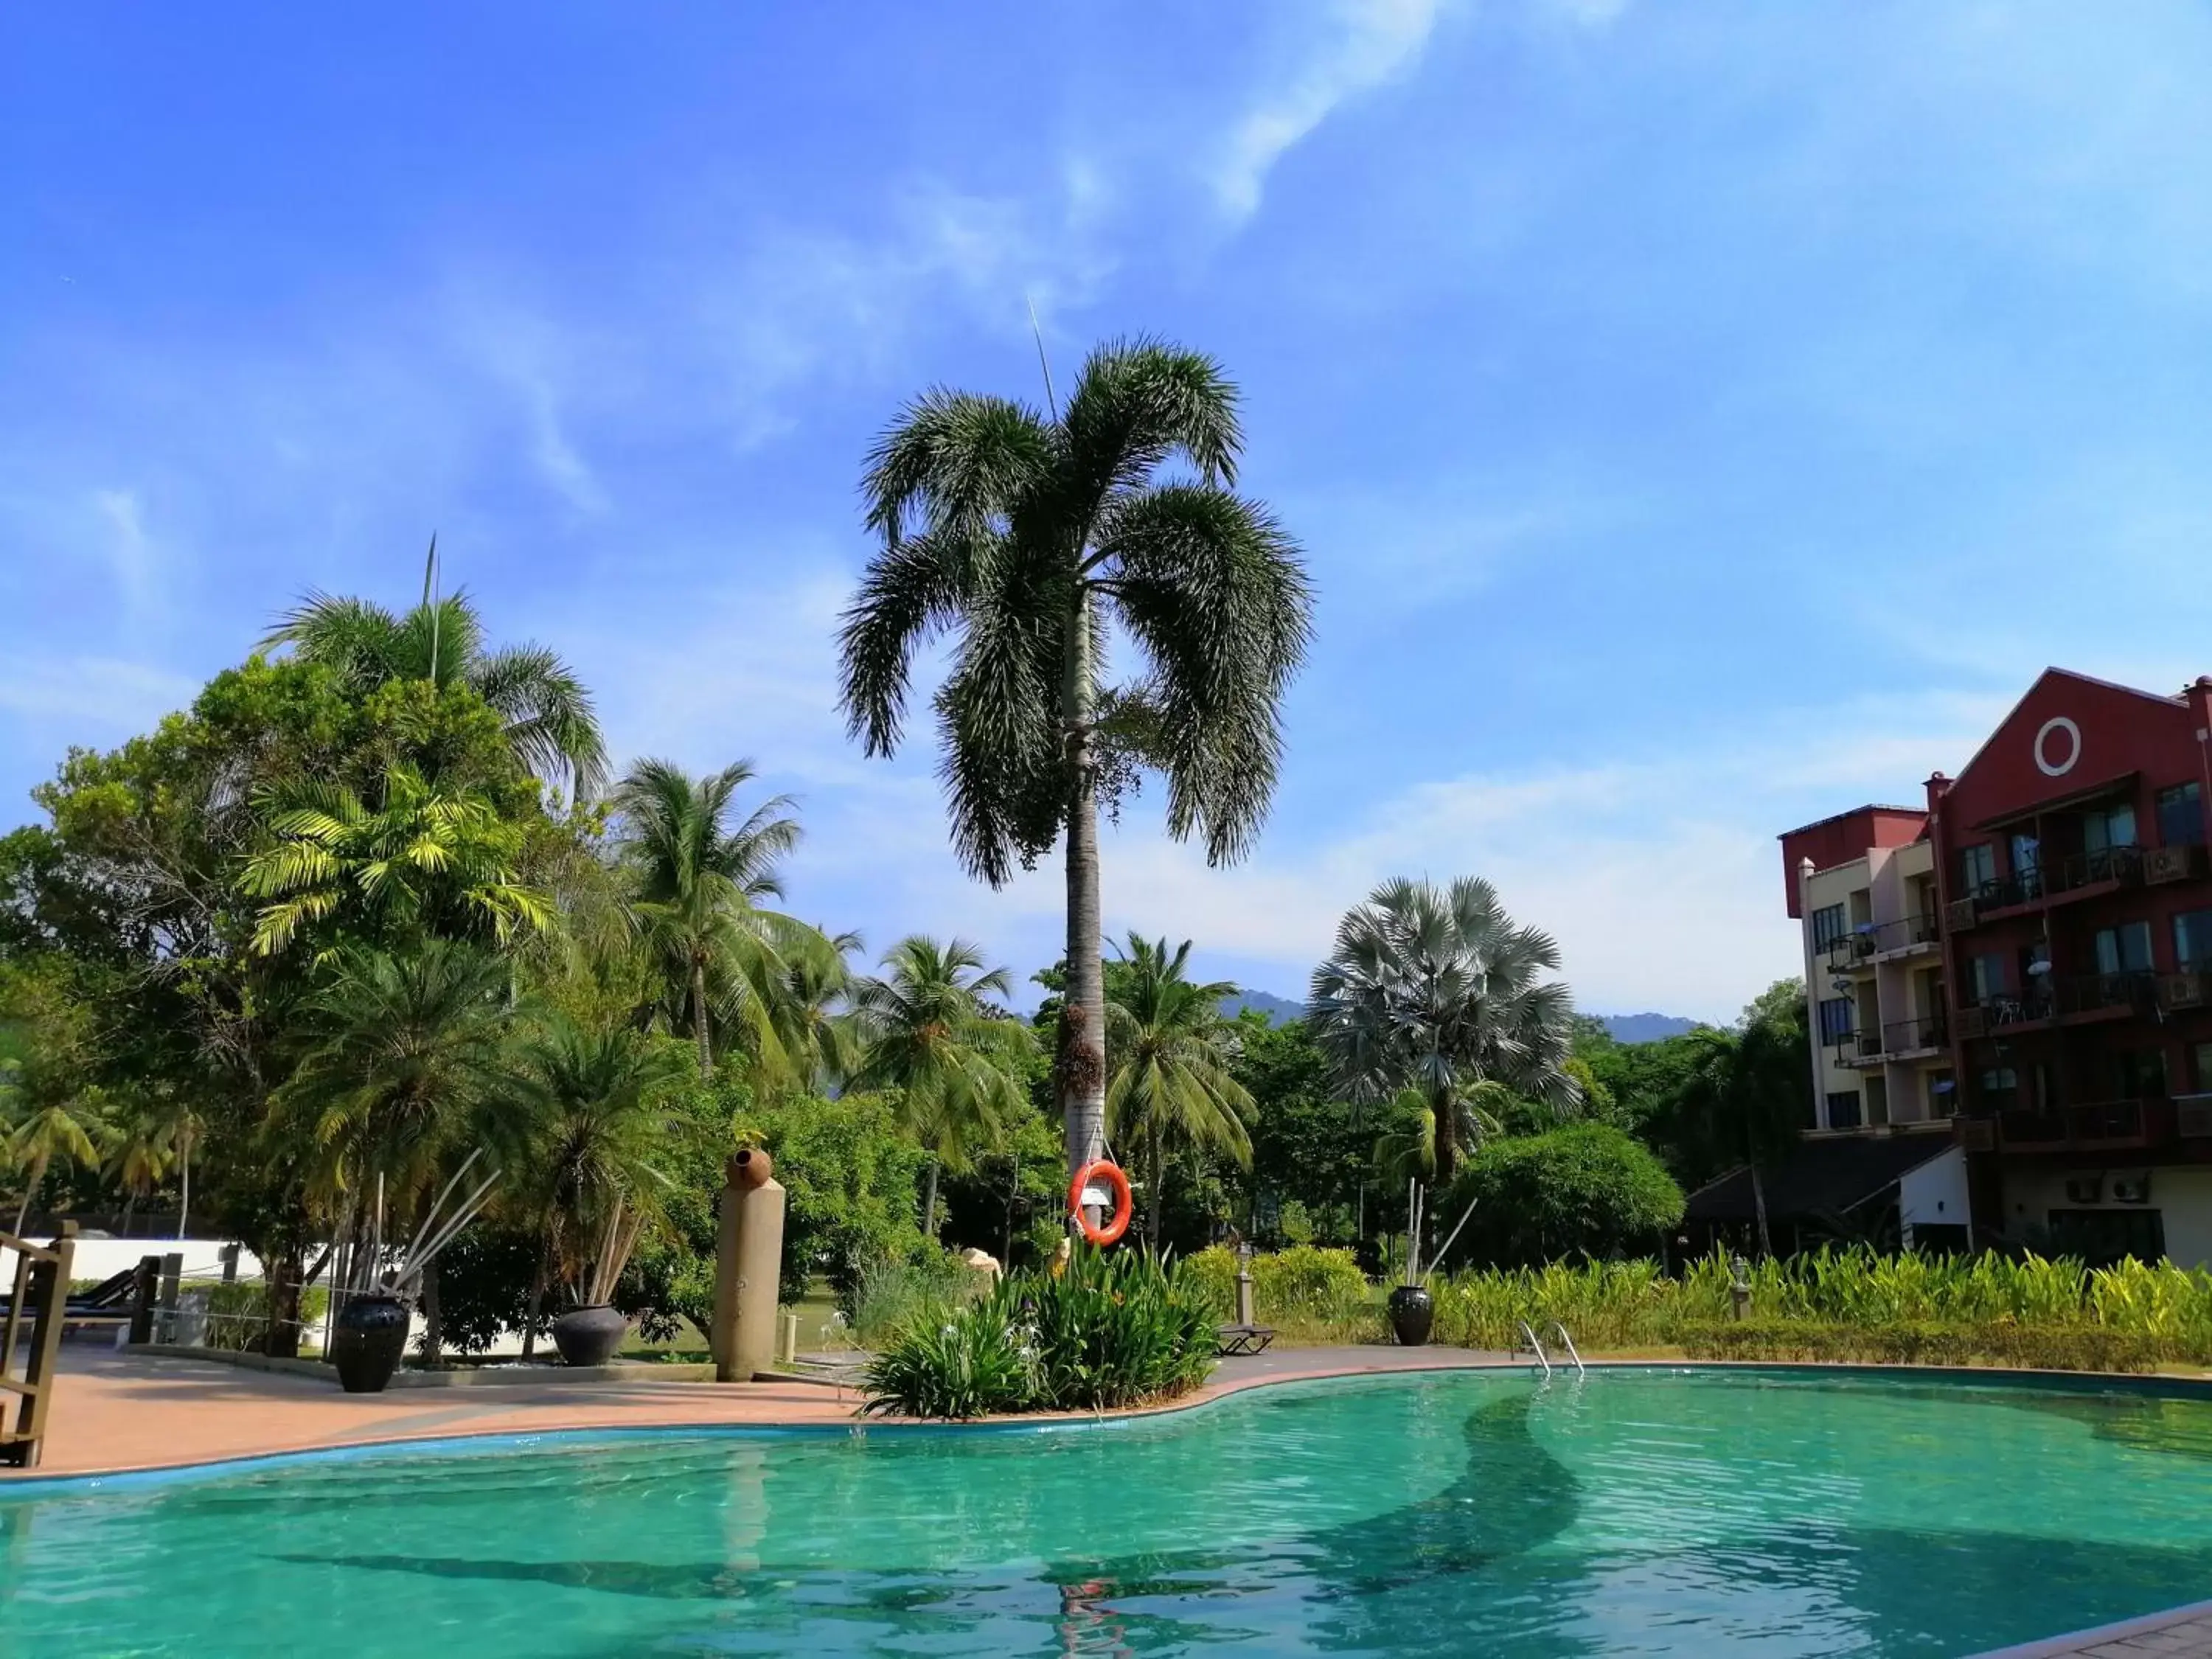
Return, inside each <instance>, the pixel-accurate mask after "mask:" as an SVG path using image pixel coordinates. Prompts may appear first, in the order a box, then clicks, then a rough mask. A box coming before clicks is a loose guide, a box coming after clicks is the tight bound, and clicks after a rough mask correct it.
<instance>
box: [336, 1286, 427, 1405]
mask: <svg viewBox="0 0 2212 1659" xmlns="http://www.w3.org/2000/svg"><path fill="white" fill-rule="evenodd" d="M407 1314H408V1309H407V1304H405V1303H404V1302H402V1301H401V1300H400V1299H399V1298H398V1297H396V1296H356V1297H353V1298H352V1299H351V1300H349V1302H347V1303H346V1304H345V1305H344V1306H343V1307H342V1308H340V1309H339V1310H338V1316H337V1330H336V1332H335V1333H334V1334H332V1336H331V1364H335V1365H336V1366H337V1368H338V1385H339V1386H340V1387H341V1388H343V1389H344V1390H345V1391H346V1392H347V1393H348V1394H382V1393H383V1392H384V1387H385V1384H386V1383H389V1382H391V1381H392V1372H394V1371H396V1370H398V1369H399V1356H400V1355H401V1354H403V1353H404V1352H406V1351H407Z"/></svg>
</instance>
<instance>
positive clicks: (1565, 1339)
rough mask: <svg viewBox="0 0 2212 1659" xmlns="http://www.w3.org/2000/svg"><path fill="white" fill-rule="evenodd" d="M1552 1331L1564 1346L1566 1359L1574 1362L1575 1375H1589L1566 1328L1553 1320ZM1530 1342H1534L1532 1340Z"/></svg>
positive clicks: (1525, 1327)
mask: <svg viewBox="0 0 2212 1659" xmlns="http://www.w3.org/2000/svg"><path fill="white" fill-rule="evenodd" d="M1522 1329H1523V1330H1526V1329H1528V1327H1527V1326H1525V1325H1524V1326H1522ZM1552 1330H1553V1333H1554V1334H1556V1335H1557V1336H1558V1337H1559V1340H1560V1341H1561V1342H1562V1343H1564V1344H1565V1346H1566V1350H1567V1358H1570V1359H1571V1360H1573V1361H1574V1362H1575V1375H1576V1376H1589V1367H1588V1366H1587V1365H1584V1364H1583V1357H1582V1356H1581V1355H1580V1354H1578V1353H1577V1352H1575V1340H1574V1338H1572V1337H1571V1336H1569V1335H1568V1334H1567V1328H1566V1326H1565V1325H1564V1324H1563V1323H1561V1322H1559V1320H1556V1319H1555V1320H1553V1322H1552ZM1530 1340H1534V1339H1533V1338H1532V1339H1530Z"/></svg>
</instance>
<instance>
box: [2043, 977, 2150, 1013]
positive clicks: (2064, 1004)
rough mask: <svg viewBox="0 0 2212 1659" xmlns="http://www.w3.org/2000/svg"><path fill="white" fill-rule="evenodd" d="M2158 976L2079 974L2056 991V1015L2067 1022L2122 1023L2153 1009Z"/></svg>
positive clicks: (2063, 983) (2062, 983) (2064, 982)
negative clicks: (2098, 1020) (2074, 1020)
mask: <svg viewBox="0 0 2212 1659" xmlns="http://www.w3.org/2000/svg"><path fill="white" fill-rule="evenodd" d="M2157 994H2158V975H2156V974H2150V973H2125V974H2083V975H2078V976H2076V977H2075V978H2072V979H2068V980H2065V981H2062V982H2061V983H2060V985H2059V987H2058V1012H2059V1013H2060V1014H2062V1015H2063V1016H2064V1017H2066V1018H2069V1019H2076V1020H2090V1019H2126V1018H2131V1017H2132V1016H2134V1015H2136V1014H2145V1013H2148V1012H2150V1011H2151V1009H2152V1007H2153V1006H2155V1003H2156V1001H2157Z"/></svg>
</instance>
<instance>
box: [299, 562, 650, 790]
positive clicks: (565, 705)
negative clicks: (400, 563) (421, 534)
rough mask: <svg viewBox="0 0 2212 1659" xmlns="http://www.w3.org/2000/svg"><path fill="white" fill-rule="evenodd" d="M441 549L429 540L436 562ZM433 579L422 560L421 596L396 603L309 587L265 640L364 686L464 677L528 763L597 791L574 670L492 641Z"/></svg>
mask: <svg viewBox="0 0 2212 1659" xmlns="http://www.w3.org/2000/svg"><path fill="white" fill-rule="evenodd" d="M436 558H437V543H436V542H435V540H433V541H432V543H431V544H430V561H431V565H432V566H435V561H436ZM432 582H433V575H432V569H431V568H428V567H426V568H425V570H424V572H423V580H422V603H421V604H419V605H416V606H415V607H414V608H413V609H412V610H410V611H404V612H398V613H394V612H392V611H387V610H386V609H385V608H384V607H383V606H382V605H375V604H372V603H371V602H370V601H368V600H367V599H349V598H343V597H341V596H338V595H337V594H331V593H321V592H311V593H309V594H308V595H307V598H306V599H303V600H302V601H301V603H300V604H299V605H297V606H295V608H294V609H293V610H291V611H289V612H288V613H286V615H285V616H284V617H283V618H282V619H281V620H280V621H279V622H278V623H277V625H276V628H274V629H271V630H270V634H269V635H268V637H267V638H266V639H264V640H263V641H262V645H263V647H264V648H268V647H275V646H289V647H292V649H293V650H294V651H295V652H296V653H298V654H299V655H300V656H301V658H302V659H304V660H306V661H308V662H318V663H324V664H327V665H329V666H331V667H332V668H335V669H337V671H339V672H340V673H342V674H343V675H344V676H346V677H347V678H349V680H351V681H353V682H354V683H355V684H356V685H358V686H359V687H360V688H362V690H374V688H375V687H377V686H379V685H382V684H386V682H388V681H391V680H424V679H427V680H431V681H433V682H435V684H438V685H440V686H447V685H466V686H468V687H469V688H470V689H471V690H473V691H475V692H476V694H477V696H480V697H482V698H483V700H484V702H486V703H487V704H489V706H490V707H491V708H492V709H493V710H494V711H495V713H496V714H499V715H500V717H501V719H502V720H505V721H506V722H507V744H508V745H509V746H510V747H511V748H512V749H513V751H514V755H515V758H516V759H517V760H518V761H519V762H520V763H521V764H522V765H523V766H524V767H525V768H526V769H528V770H529V771H530V772H532V774H534V775H536V776H538V778H540V779H542V780H544V781H545V782H547V783H549V784H552V785H555V786H556V787H557V786H559V785H561V784H562V783H563V782H565V783H566V784H567V785H568V789H569V793H570V796H571V798H572V799H577V800H584V799H590V798H591V797H592V796H593V795H595V794H597V793H599V787H600V786H601V785H602V784H603V783H604V782H605V777H606V744H605V739H603V738H601V736H600V734H599V717H598V715H597V714H594V713H593V712H592V696H591V693H590V692H589V691H588V690H586V689H585V687H584V683H583V681H582V680H581V679H580V678H577V675H576V672H575V671H574V669H572V668H570V667H569V666H568V664H566V663H565V662H563V661H562V660H561V659H560V657H559V656H557V655H556V654H555V653H553V652H551V651H550V650H548V649H546V648H545V647H544V646H541V645H513V646H505V647H500V648H498V649H490V648H488V647H486V646H485V644H484V626H483V619H482V618H481V617H478V615H477V608H476V605H475V604H474V603H473V602H472V601H471V599H469V597H468V595H467V594H466V593H465V592H455V593H452V594H448V595H447V596H445V597H444V598H439V597H437V596H436V595H435V593H434V592H433V586H432Z"/></svg>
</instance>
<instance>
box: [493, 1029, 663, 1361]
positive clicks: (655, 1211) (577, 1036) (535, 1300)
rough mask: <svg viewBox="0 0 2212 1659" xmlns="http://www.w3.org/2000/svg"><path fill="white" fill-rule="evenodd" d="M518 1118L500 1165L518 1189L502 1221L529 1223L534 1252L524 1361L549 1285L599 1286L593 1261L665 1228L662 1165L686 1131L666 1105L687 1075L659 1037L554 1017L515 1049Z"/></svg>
mask: <svg viewBox="0 0 2212 1659" xmlns="http://www.w3.org/2000/svg"><path fill="white" fill-rule="evenodd" d="M516 1060H517V1062H518V1063H517V1066H516V1074H517V1078H516V1080H517V1082H518V1084H519V1085H520V1097H521V1103H522V1105H523V1107H524V1110H522V1111H520V1112H519V1113H517V1114H515V1115H514V1116H513V1118H512V1119H511V1120H510V1123H511V1127H509V1128H508V1131H507V1136H508V1139H509V1146H508V1148H507V1152H508V1156H509V1157H510V1158H511V1159H512V1161H513V1164H515V1165H516V1166H518V1168H519V1170H520V1179H519V1180H518V1181H517V1182H514V1183H513V1185H514V1187H515V1188H517V1189H518V1196H517V1201H515V1202H513V1203H511V1204H510V1205H508V1206H507V1209H508V1212H509V1213H514V1212H521V1211H526V1212H532V1215H533V1219H534V1221H535V1223H536V1226H537V1230H538V1237H539V1240H540V1248H539V1253H538V1263H537V1266H536V1269H535V1272H534V1274H533V1277H532V1284H531V1289H530V1300H529V1304H528V1307H527V1311H526V1317H525V1320H524V1323H523V1352H524V1357H525V1358H528V1357H529V1354H530V1352H531V1350H532V1346H534V1342H535V1338H536V1335H537V1326H538V1310H539V1309H540V1308H541V1307H542V1306H543V1305H544V1296H545V1292H546V1291H547V1289H548V1288H549V1287H550V1285H552V1284H553V1283H555V1282H556V1281H557V1282H559V1283H562V1284H563V1285H569V1286H571V1287H572V1288H574V1287H575V1286H577V1285H580V1283H581V1282H582V1281H583V1279H585V1277H586V1274H587V1273H590V1272H591V1271H592V1270H593V1269H594V1268H597V1269H599V1276H600V1277H601V1278H602V1279H605V1280H606V1281H607V1282H609V1283H611V1282H613V1281H615V1280H617V1279H620V1278H621V1275H622V1268H623V1266H624V1265H625V1264H626V1262H627V1260H628V1255H629V1253H628V1252H627V1251H622V1252H621V1253H620V1254H621V1255H622V1257H623V1260H622V1261H611V1262H610V1261H605V1260H603V1259H602V1257H603V1256H604V1255H611V1254H613V1253H614V1247H615V1246H617V1245H618V1244H619V1243H620V1241H621V1240H622V1239H623V1237H625V1230H630V1236H633V1237H634V1236H635V1226H636V1225H637V1224H639V1223H642V1224H644V1225H651V1226H658V1225H661V1224H663V1222H664V1221H665V1215H664V1211H665V1204H664V1195H665V1193H666V1192H667V1191H668V1190H669V1189H670V1188H671V1187H672V1185H673V1182H674V1179H675V1172H674V1171H673V1170H671V1168H670V1166H669V1159H670V1158H671V1155H672V1154H674V1152H676V1150H677V1147H678V1145H679V1143H680V1142H681V1140H682V1139H683V1138H684V1134H685V1133H687V1130H688V1127H689V1125H688V1121H687V1120H685V1119H684V1117H682V1116H681V1115H678V1114H677V1113H675V1112H674V1111H673V1110H672V1109H671V1099H672V1097H673V1096H674V1093H675V1091H677V1090H678V1089H679V1088H680V1087H681V1085H683V1084H684V1082H685V1081H686V1080H687V1079H689V1077H690V1073H691V1066H690V1060H689V1059H688V1057H687V1056H686V1055H685V1054H684V1050H683V1048H682V1046H681V1045H680V1044H677V1043H674V1042H672V1041H671V1039H670V1038H667V1037H658V1036H650V1035H648V1034H647V1033H645V1032H641V1031H637V1030H629V1029H628V1028H624V1027H619V1026H618V1027H615V1028H612V1029H610V1030H597V1031H594V1030H586V1029H585V1028H584V1027H582V1026H580V1025H578V1024H576V1023H575V1022H574V1021H573V1020H571V1019H568V1018H565V1017H563V1016H561V1015H558V1014H556V1015H553V1016H551V1017H550V1018H547V1019H546V1020H545V1021H544V1023H543V1024H542V1025H541V1026H540V1028H539V1029H538V1030H537V1031H536V1032H535V1033H534V1034H533V1035H532V1037H531V1038H530V1039H529V1040H528V1041H527V1042H524V1043H523V1044H522V1045H521V1048H520V1053H519V1054H517V1056H516Z"/></svg>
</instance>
